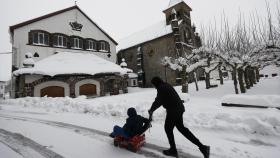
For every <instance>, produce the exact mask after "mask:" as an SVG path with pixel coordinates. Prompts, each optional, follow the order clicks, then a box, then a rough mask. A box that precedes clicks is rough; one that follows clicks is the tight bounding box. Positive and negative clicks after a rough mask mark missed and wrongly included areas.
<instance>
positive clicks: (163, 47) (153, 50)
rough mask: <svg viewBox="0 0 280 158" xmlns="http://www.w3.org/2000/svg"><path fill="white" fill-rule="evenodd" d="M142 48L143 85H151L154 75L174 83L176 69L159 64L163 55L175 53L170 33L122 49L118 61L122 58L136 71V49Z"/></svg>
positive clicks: (173, 54)
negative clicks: (144, 81) (144, 82)
mask: <svg viewBox="0 0 280 158" xmlns="http://www.w3.org/2000/svg"><path fill="white" fill-rule="evenodd" d="M138 47H141V48H142V53H143V69H144V72H145V80H146V84H145V85H144V87H152V84H151V82H150V81H151V79H152V78H153V77H154V76H159V77H161V78H162V79H163V80H165V81H167V82H169V83H171V84H172V85H176V71H174V70H171V69H170V68H166V67H164V66H163V65H162V64H161V60H162V58H163V57H164V56H172V57H174V56H175V55H176V53H175V43H174V38H173V35H172V34H169V35H166V36H163V37H161V38H158V39H155V40H152V41H149V42H146V43H143V44H140V45H137V46H135V47H132V48H129V49H126V50H122V51H120V52H119V53H118V62H119V63H120V62H121V59H122V58H124V59H125V61H126V63H127V67H128V68H130V69H132V70H133V72H135V73H137V49H138Z"/></svg>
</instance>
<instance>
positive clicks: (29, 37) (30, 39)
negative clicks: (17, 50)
mask: <svg viewBox="0 0 280 158" xmlns="http://www.w3.org/2000/svg"><path fill="white" fill-rule="evenodd" d="M32 43H33V32H32V31H30V32H28V44H32Z"/></svg>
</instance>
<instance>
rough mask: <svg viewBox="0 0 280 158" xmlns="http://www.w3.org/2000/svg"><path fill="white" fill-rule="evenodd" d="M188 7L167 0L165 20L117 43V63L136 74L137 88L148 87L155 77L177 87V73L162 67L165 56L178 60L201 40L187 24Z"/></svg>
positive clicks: (174, 0) (175, 1) (179, 2)
mask: <svg viewBox="0 0 280 158" xmlns="http://www.w3.org/2000/svg"><path fill="white" fill-rule="evenodd" d="M191 11H192V9H191V7H189V6H188V5H187V4H186V3H185V2H184V1H183V0H170V2H169V5H168V7H167V8H166V9H164V10H163V13H164V14H165V20H163V21H160V22H158V23H156V24H154V25H152V26H151V27H148V28H146V29H143V30H142V31H139V32H136V33H134V34H132V35H131V36H128V37H126V38H124V39H122V40H120V41H119V46H118V50H119V51H118V54H117V58H118V63H121V62H122V60H123V59H124V60H125V61H126V63H127V68H129V69H132V70H133V72H136V73H137V74H138V85H139V86H140V87H151V86H152V84H151V83H150V81H151V79H152V78H153V77H154V76H159V77H161V78H162V79H164V80H165V81H167V82H169V83H171V84H172V85H177V84H180V83H181V78H180V73H179V72H176V71H174V70H171V69H169V68H168V67H166V66H164V65H162V63H161V60H162V59H163V57H165V56H170V57H176V56H177V57H178V56H181V55H182V52H185V53H188V52H191V50H192V49H194V48H198V47H200V46H201V39H200V37H199V35H198V33H196V27H195V26H194V25H192V21H191Z"/></svg>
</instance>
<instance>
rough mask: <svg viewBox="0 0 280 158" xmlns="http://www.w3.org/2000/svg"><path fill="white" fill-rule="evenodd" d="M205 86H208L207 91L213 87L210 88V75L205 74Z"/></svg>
mask: <svg viewBox="0 0 280 158" xmlns="http://www.w3.org/2000/svg"><path fill="white" fill-rule="evenodd" d="M205 84H206V89H209V88H211V86H210V73H206V72H205Z"/></svg>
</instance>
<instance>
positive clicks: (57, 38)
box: [52, 34, 68, 48]
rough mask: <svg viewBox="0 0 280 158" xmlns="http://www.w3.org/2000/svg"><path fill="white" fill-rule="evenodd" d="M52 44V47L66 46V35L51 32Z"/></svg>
mask: <svg viewBox="0 0 280 158" xmlns="http://www.w3.org/2000/svg"><path fill="white" fill-rule="evenodd" d="M52 39H53V46H54V47H63V48H66V47H67V42H68V37H67V36H66V35H63V34H53V38H52Z"/></svg>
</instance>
